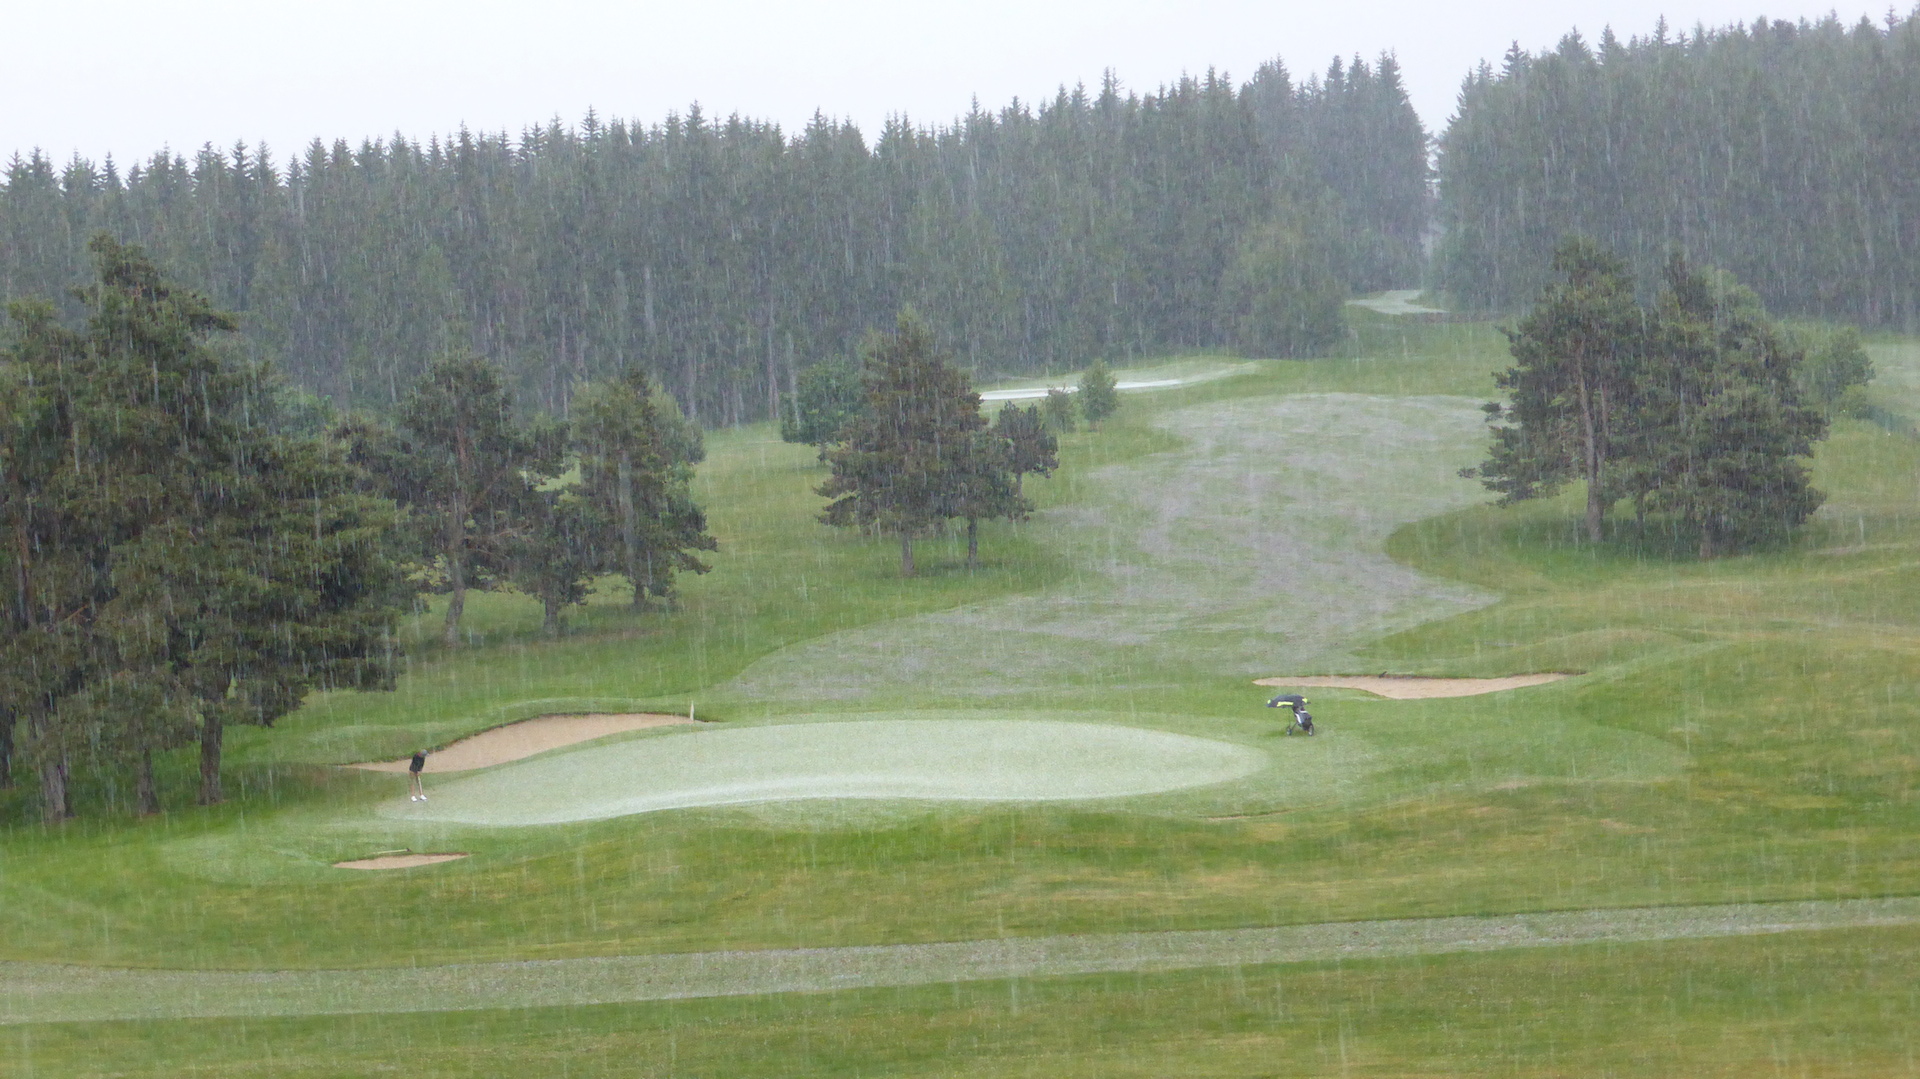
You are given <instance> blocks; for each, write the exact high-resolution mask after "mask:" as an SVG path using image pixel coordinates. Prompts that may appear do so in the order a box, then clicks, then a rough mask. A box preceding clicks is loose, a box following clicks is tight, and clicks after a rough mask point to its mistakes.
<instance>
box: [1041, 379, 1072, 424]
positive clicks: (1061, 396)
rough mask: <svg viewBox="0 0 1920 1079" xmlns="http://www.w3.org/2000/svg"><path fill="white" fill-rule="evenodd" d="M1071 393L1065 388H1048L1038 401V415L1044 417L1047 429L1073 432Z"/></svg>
mask: <svg viewBox="0 0 1920 1079" xmlns="http://www.w3.org/2000/svg"><path fill="white" fill-rule="evenodd" d="M1076 411H1078V410H1077V409H1075V408H1074V405H1073V394H1070V393H1068V392H1067V391H1065V390H1059V389H1054V390H1048V391H1047V395H1046V397H1044V398H1042V399H1041V402H1040V415H1041V416H1043V417H1044V418H1045V419H1046V422H1047V430H1049V431H1053V432H1056V433H1058V434H1063V435H1070V434H1072V433H1073V426H1074V413H1075V412H1076Z"/></svg>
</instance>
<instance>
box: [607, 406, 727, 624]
mask: <svg viewBox="0 0 1920 1079" xmlns="http://www.w3.org/2000/svg"><path fill="white" fill-rule="evenodd" d="M573 415H574V422H573V450H574V453H575V455H576V456H577V459H578V460H579V463H580V486H579V497H580V499H581V500H582V502H583V506H582V510H581V512H582V513H583V514H585V516H584V517H583V518H582V522H583V526H584V525H585V524H591V525H592V527H593V529H594V533H593V534H594V536H595V537H596V538H595V539H594V540H593V543H594V545H595V546H596V547H599V548H603V549H604V550H605V551H606V552H607V554H608V557H607V558H606V562H607V570H608V571H610V572H614V573H619V574H621V575H622V576H624V577H626V579H627V581H628V583H629V585H630V586H631V587H632V589H633V606H634V607H635V608H636V609H638V608H640V607H643V606H645V605H646V603H647V600H648V597H650V596H651V597H653V598H655V599H659V600H667V599H670V598H671V597H672V595H673V581H674V577H675V575H677V574H679V573H696V574H697V573H705V572H707V570H708V568H709V567H708V565H707V563H706V562H704V561H702V560H701V559H700V557H699V555H698V553H697V552H701V551H712V550H717V549H718V545H717V544H716V543H715V542H714V539H713V537H712V536H710V535H708V534H707V518H706V514H705V513H704V512H702V511H701V509H700V506H699V505H698V504H697V503H695V502H694V500H693V491H692V485H693V466H694V465H695V464H696V463H698V462H699V461H700V460H701V459H702V458H703V457H704V456H705V450H704V448H703V446H702V443H701V436H700V429H699V428H698V427H697V426H695V425H694V424H692V423H690V422H689V421H687V419H686V418H685V417H683V416H682V415H681V414H680V410H679V408H678V407H677V406H676V405H675V404H674V401H673V398H672V397H671V396H669V395H667V394H664V393H660V392H658V391H657V390H656V389H655V388H654V386H653V384H652V382H651V381H649V380H648V378H647V376H646V375H645V373H644V372H642V371H640V370H639V369H637V368H633V369H629V370H628V371H627V372H626V373H624V374H622V375H620V376H619V377H618V378H614V379H609V380H607V381H604V382H596V383H590V384H588V385H587V386H584V387H582V388H581V390H580V391H579V392H578V393H577V394H575V396H574V406H573Z"/></svg>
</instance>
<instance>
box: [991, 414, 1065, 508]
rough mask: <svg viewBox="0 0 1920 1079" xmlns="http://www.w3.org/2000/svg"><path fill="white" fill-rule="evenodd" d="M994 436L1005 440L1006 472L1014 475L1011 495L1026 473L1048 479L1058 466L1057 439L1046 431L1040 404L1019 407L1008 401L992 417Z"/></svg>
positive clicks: (1017, 488)
mask: <svg viewBox="0 0 1920 1079" xmlns="http://www.w3.org/2000/svg"><path fill="white" fill-rule="evenodd" d="M993 433H994V434H996V435H998V436H1000V438H1001V439H1003V440H1005V442H1006V447H1007V471H1009V472H1011V473H1013V493H1014V494H1019V493H1020V481H1021V480H1022V479H1024V478H1025V477H1026V476H1027V474H1028V473H1032V474H1034V475H1038V476H1051V475H1053V470H1054V469H1056V468H1059V467H1060V440H1059V439H1057V438H1055V437H1054V436H1053V434H1052V432H1050V431H1048V430H1047V422H1046V420H1045V419H1044V418H1042V417H1041V415H1040V406H1039V405H1028V406H1027V407H1025V408H1021V407H1020V406H1019V405H1016V404H1014V403H1013V402H1012V401H1008V402H1007V403H1006V404H1004V405H1001V406H1000V412H999V414H997V415H996V416H994V418H993Z"/></svg>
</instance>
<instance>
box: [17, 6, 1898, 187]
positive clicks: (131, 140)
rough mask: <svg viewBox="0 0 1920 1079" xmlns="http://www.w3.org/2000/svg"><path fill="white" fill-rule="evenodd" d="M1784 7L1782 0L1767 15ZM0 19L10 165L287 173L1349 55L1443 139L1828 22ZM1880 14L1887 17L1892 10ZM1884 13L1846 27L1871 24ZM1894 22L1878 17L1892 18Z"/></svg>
mask: <svg viewBox="0 0 1920 1079" xmlns="http://www.w3.org/2000/svg"><path fill="white" fill-rule="evenodd" d="M1770 2H1771V0H1769V3H1770ZM6 8H7V10H6V12H5V17H4V19H0V155H3V154H5V153H9V152H12V151H14V150H27V149H31V148H34V147H39V148H41V149H43V150H45V151H47V152H48V153H50V154H51V155H53V156H54V157H56V158H62V159H64V158H66V157H68V156H69V155H71V154H72V153H74V152H75V151H78V152H79V153H81V154H84V155H87V156H89V157H93V158H95V159H96V160H97V159H99V158H101V157H103V156H104V155H106V154H107V153H109V152H111V153H112V154H113V155H114V157H115V158H116V159H118V160H120V161H121V162H123V163H124V162H126V161H128V160H130V159H134V158H140V157H145V156H148V155H150V154H151V153H152V152H153V151H155V150H156V149H159V148H160V147H161V146H163V145H165V146H170V147H172V148H173V149H175V150H179V151H191V150H192V149H194V148H196V147H198V146H200V145H201V144H202V143H205V142H209V141H211V142H213V143H216V144H218V145H221V146H226V145H230V144H231V143H233V142H234V141H235V140H236V139H245V140H247V141H248V142H250V143H254V142H259V141H263V140H264V141H265V142H267V143H268V144H269V145H271V146H273V147H274V148H275V149H276V150H277V151H278V153H279V156H280V157H281V158H282V159H283V160H284V158H285V157H286V156H287V154H288V152H289V151H293V150H297V149H298V148H300V147H301V146H304V145H305V144H306V143H307V142H308V141H309V140H311V139H312V138H314V137H315V136H319V137H322V138H325V139H327V140H329V141H331V140H332V139H334V138H340V137H344V138H347V139H349V140H351V141H354V142H358V141H359V140H360V139H362V138H364V137H368V136H380V135H386V134H389V133H391V132H394V131H396V130H397V131H401V132H404V133H406V134H407V135H409V136H411V137H416V138H421V139H424V138H425V137H426V136H428V135H430V134H434V133H445V132H449V131H453V130H456V129H457V128H458V127H459V126H460V125H461V124H463V123H464V124H466V125H467V126H469V127H471V128H475V129H481V130H488V131H499V130H502V129H506V130H509V131H513V132H518V131H519V130H521V129H522V128H523V127H525V126H526V125H529V124H533V123H539V122H542V121H545V120H546V119H548V118H550V117H553V116H555V115H558V116H560V117H562V118H564V119H566V120H569V121H572V120H576V119H578V118H579V117H580V116H581V115H583V114H584V113H585V112H586V110H587V108H588V107H589V106H592V107H594V108H595V109H597V110H599V112H600V114H601V115H602V116H604V117H612V116H621V117H627V118H635V119H640V120H644V121H647V122H653V121H655V120H658V119H660V118H661V117H663V116H664V115H665V114H666V113H667V112H668V111H670V110H684V109H685V107H686V106H687V104H688V103H689V102H694V101H698V102H699V103H700V104H701V105H702V106H703V107H704V108H705V109H706V110H707V111H708V112H709V113H711V114H721V115H724V114H726V113H730V112H739V113H743V114H746V115H750V116H755V117H762V118H767V119H771V120H774V121H777V122H779V123H780V124H782V125H783V126H786V127H787V128H788V129H789V130H791V129H793V128H796V127H798V126H799V125H801V124H803V123H805V121H806V119H807V118H808V117H809V116H811V115H812V114H813V113H814V111H815V110H819V111H822V112H825V113H827V114H829V115H833V116H842V117H849V118H851V119H853V120H855V121H857V122H858V123H859V124H860V125H861V126H862V127H863V128H864V129H867V130H868V131H871V130H873V129H874V128H876V127H877V126H878V125H879V124H880V123H881V122H882V121H884V120H885V119H886V117H887V116H889V115H893V114H899V113H905V114H907V115H908V116H909V117H911V118H912V119H913V120H915V121H917V122H920V123H937V122H944V121H946V120H949V119H951V118H952V117H954V116H955V115H957V114H959V113H962V112H964V111H966V109H967V106H968V103H969V102H970V101H971V100H972V99H974V98H975V97H978V98H979V100H980V102H981V103H982V104H983V105H985V106H988V107H990V108H998V107H999V106H1001V105H1003V104H1005V103H1006V102H1007V101H1008V100H1009V99H1010V98H1012V97H1015V96H1019V97H1021V98H1023V99H1032V98H1036V97H1043V96H1048V95H1050V94H1051V93H1052V92H1053V90H1054V88H1055V87H1057V86H1059V85H1060V84H1062V83H1066V84H1069V85H1070V84H1072V83H1074V82H1076V81H1084V82H1086V83H1088V84H1089V85H1097V84H1098V82H1099V79H1100V74H1101V72H1102V71H1103V70H1104V69H1107V68H1112V69H1113V70H1114V71H1115V72H1116V73H1117V74H1118V76H1119V78H1120V80H1121V82H1122V84H1123V85H1124V86H1125V87H1127V88H1129V89H1133V90H1140V91H1146V90H1151V89H1152V88H1153V87H1155V86H1156V85H1158V84H1161V83H1164V82H1166V81H1169V80H1172V79H1176V78H1178V77H1179V76H1180V75H1181V73H1183V72H1193V73H1200V72H1204V71H1205V70H1206V69H1207V68H1209V67H1214V68H1219V69H1223V70H1225V71H1228V72H1230V73H1231V74H1232V75H1234V76H1235V77H1236V78H1237V79H1244V78H1246V77H1247V76H1249V75H1251V74H1252V73H1253V70H1254V68H1256V67H1257V66H1259V64H1260V63H1261V62H1262V61H1264V60H1267V59H1270V58H1273V57H1276V56H1277V57H1281V58H1283V59H1284V60H1285V61H1286V63H1287V64H1288V66H1289V67H1290V68H1291V69H1293V70H1294V71H1295V72H1296V73H1305V72H1309V71H1319V70H1322V69H1324V67H1325V66H1326V63H1327V61H1328V59H1329V58H1330V57H1332V56H1334V55H1335V54H1339V55H1342V56H1350V55H1352V54H1354V53H1360V54H1362V55H1365V56H1368V57H1372V56H1374V55H1376V54H1378V53H1379V52H1381V51H1382V50H1388V49H1390V50H1392V51H1394V52H1395V53H1396V54H1397V55H1398V56H1399V58H1400V62H1401V65H1402V67H1403V68H1404V69H1405V71H1406V79H1407V86H1408V90H1409V92H1410V93H1411V94H1412V96H1413V102H1414V105H1415V107H1416V108H1418V109H1419V110H1420V113H1421V116H1422V117H1423V118H1424V119H1425V120H1426V122H1427V124H1428V126H1429V127H1430V128H1436V129H1437V128H1439V127H1441V126H1443V125H1444V124H1445V123H1446V120H1447V117H1448V115H1449V113H1450V112H1451V111H1452V108H1453V101H1454V93H1455V91H1456V89H1457V88H1458V86H1459V83H1460V79H1461V76H1462V75H1464V74H1465V73H1466V71H1467V70H1468V69H1469V68H1471V67H1472V65H1473V64H1475V63H1476V62H1477V61H1479V60H1480V59H1482V58H1486V59H1489V60H1494V61H1497V60H1498V58H1499V56H1500V54H1501V53H1502V52H1504V51H1505V49H1506V47H1507V44H1508V43H1509V42H1511V41H1515V40H1518V41H1519V42H1520V44H1521V45H1522V46H1523V47H1526V48H1530V49H1538V48H1542V47H1546V46H1550V45H1552V44H1553V43H1554V42H1555V41H1557V40H1558V39H1559V37H1560V36H1561V35H1562V34H1564V33H1565V32H1566V31H1567V30H1568V29H1569V28H1571V27H1576V26H1577V27H1579V29H1580V30H1581V31H1582V32H1584V33H1585V34H1586V35H1587V36H1588V38H1589V39H1590V40H1591V39H1592V38H1594V37H1596V36H1598V34H1599V32H1600V29H1601V28H1602V27H1603V26H1606V25H1609V24H1611V25H1612V26H1613V27H1614V29H1615V32H1616V33H1619V34H1620V35H1621V36H1622V37H1626V36H1629V35H1630V34H1642V33H1645V32H1647V31H1648V30H1650V29H1651V28H1652V26H1653V24H1654V20H1655V19H1656V18H1658V17H1659V16H1660V15H1661V14H1663V13H1664V14H1665V15H1666V17H1667V20H1668V22H1669V23H1671V24H1672V25H1673V26H1675V27H1676V28H1687V27H1691V26H1693V25H1694V24H1695V23H1696V22H1704V23H1706V24H1707V25H1709V26H1717V25H1721V24H1724V23H1727V22H1729V21H1733V20H1743V21H1745V20H1751V19H1752V18H1753V17H1754V16H1756V15H1760V14H1765V15H1768V16H1770V17H1774V18H1787V19H1798V18H1800V17H1802V16H1817V15H1818V14H1820V11H1821V9H1819V8H1815V7H1805V8H1792V9H1782V8H1778V7H1769V6H1763V5H1761V4H1759V3H1756V0H1667V2H1662V0H1527V2H1523V0H1482V2H1479V3H1470V4H1469V3H1434V2H1433V0H1418V2H1415V0H1353V2H1347V3H1340V2H1326V0H1320V2H1315V3H1304V2H1295V0H1267V2H1264V3H1261V2H1253V0H1179V2H1172V0H1098V2H1091V0H1075V2H1068V0H1058V2H1049V0H1027V2H1024V3H1011V2H1006V0H970V2H963V3H946V4H933V3H914V2H911V0H904V2H903V0H890V2H889V0H795V2H788V3H778V2H770V0H705V2H702V3H672V4H668V3H655V2H651V0H648V2H626V3H621V2H615V0H543V2H540V3H533V2H528V0H459V2H455V0H380V2H371V0H328V2H325V3H317V2H313V0H305V2H301V0H280V2H277V3H273V2H262V0H245V2H240V0H140V2H125V0H106V2H96V0H38V2H19V3H11V4H7V5H6ZM1882 8H1883V9H1884V3H1883V4H1882ZM1866 10H1869V9H1867V8H1842V9H1840V12H1839V13H1840V15H1841V16H1842V17H1843V18H1845V19H1847V20H1848V21H1852V20H1856V19H1858V18H1859V17H1860V15H1861V14H1862V12H1863V11H1866ZM1875 14H1876V16H1877V14H1878V12H1876V13H1875Z"/></svg>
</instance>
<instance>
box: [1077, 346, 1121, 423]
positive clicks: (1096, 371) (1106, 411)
mask: <svg viewBox="0 0 1920 1079" xmlns="http://www.w3.org/2000/svg"><path fill="white" fill-rule="evenodd" d="M1119 408H1120V393H1119V390H1118V389H1117V387H1116V386H1115V383H1114V380H1113V372H1112V371H1109V370H1107V363H1106V361H1105V360H1095V361H1093V363H1092V365H1090V366H1089V367H1088V368H1087V369H1086V370H1085V371H1083V372H1081V374H1080V414H1081V415H1082V416H1085V417H1086V418H1087V426H1088V427H1098V426H1100V421H1101V420H1104V419H1106V418H1107V417H1108V416H1111V415H1113V414H1114V412H1115V411H1116V410H1118V409H1119Z"/></svg>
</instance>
